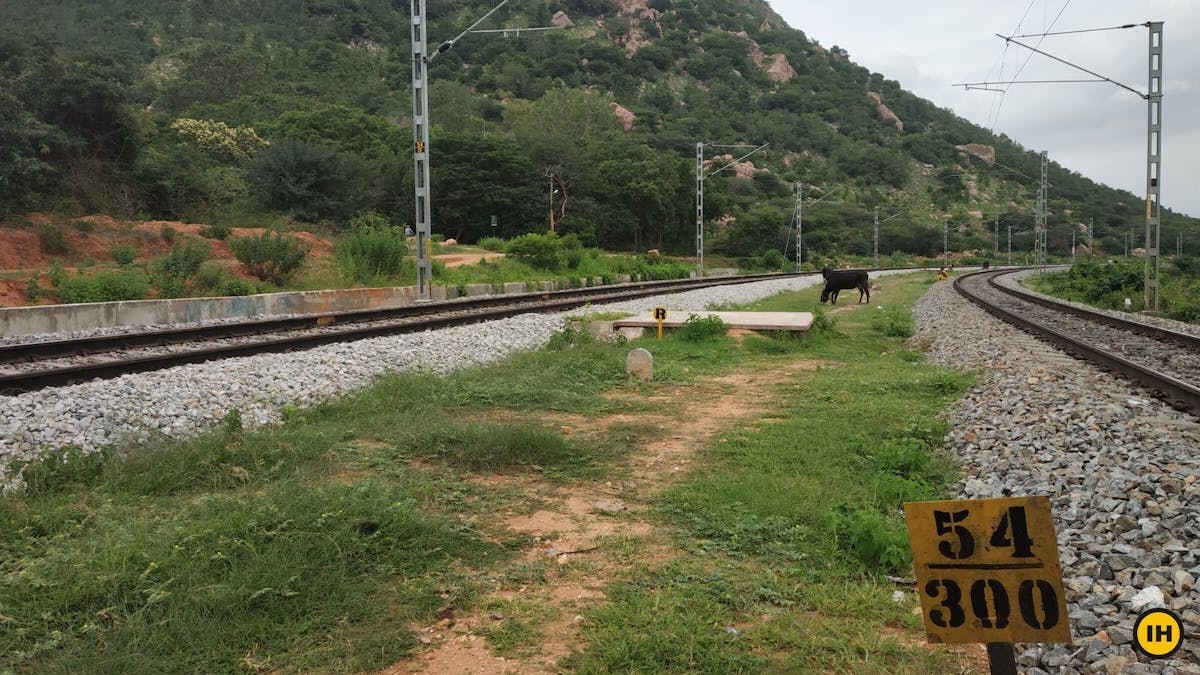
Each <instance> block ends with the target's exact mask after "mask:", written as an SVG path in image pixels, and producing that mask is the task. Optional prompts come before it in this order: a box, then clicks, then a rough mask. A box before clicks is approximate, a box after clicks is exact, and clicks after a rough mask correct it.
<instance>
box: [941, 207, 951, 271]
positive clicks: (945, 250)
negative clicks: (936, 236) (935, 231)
mask: <svg viewBox="0 0 1200 675" xmlns="http://www.w3.org/2000/svg"><path fill="white" fill-rule="evenodd" d="M949 233H950V219H949V218H942V264H943V265H949V264H950V245H949V242H950V234H949Z"/></svg>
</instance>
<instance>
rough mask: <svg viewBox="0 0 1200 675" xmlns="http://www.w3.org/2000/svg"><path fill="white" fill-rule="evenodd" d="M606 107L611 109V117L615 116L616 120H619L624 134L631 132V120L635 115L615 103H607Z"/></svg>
mask: <svg viewBox="0 0 1200 675" xmlns="http://www.w3.org/2000/svg"><path fill="white" fill-rule="evenodd" d="M608 107H610V108H612V111H613V115H615V116H616V118H617V119H619V120H621V128H622V129H624V130H625V133H629V132H631V131H633V120H634V117H635V115H634V114H633V112H632V111H630V110H629V109H628V108H626V107H625V106H623V105H621V104H620V103H617V102H616V101H613V102H612V103H609V104H608Z"/></svg>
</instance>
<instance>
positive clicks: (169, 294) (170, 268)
mask: <svg viewBox="0 0 1200 675" xmlns="http://www.w3.org/2000/svg"><path fill="white" fill-rule="evenodd" d="M209 250H210V249H209V246H208V242H206V241H201V240H199V239H190V240H188V241H187V242H186V243H184V244H183V245H179V244H175V245H173V246H172V247H171V252H170V253H168V254H167V255H166V256H164V257H162V258H159V259H158V260H157V261H155V263H154V266H153V273H154V280H155V283H156V284H157V285H158V288H159V297H164V298H177V297H180V296H182V295H184V293H185V292H186V288H187V283H188V281H190V280H191V279H192V277H194V276H196V272H197V271H199V270H200V265H202V264H203V263H204V261H205V260H207V259H208V253H209Z"/></svg>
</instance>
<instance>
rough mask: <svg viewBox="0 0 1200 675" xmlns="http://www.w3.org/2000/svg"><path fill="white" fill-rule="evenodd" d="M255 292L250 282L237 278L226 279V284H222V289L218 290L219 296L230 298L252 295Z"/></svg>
mask: <svg viewBox="0 0 1200 675" xmlns="http://www.w3.org/2000/svg"><path fill="white" fill-rule="evenodd" d="M254 292H255V288H254V287H253V286H251V285H250V282H249V281H246V280H245V279H237V278H230V279H226V280H225V283H223V284H221V287H220V288H219V289H217V294H218V295H228V296H242V295H252V294H253V293H254Z"/></svg>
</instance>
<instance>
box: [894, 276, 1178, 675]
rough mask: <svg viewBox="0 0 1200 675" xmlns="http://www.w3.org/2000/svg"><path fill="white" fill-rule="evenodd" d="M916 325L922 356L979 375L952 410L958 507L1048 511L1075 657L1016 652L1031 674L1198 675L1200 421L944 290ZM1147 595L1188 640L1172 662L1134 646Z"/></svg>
mask: <svg viewBox="0 0 1200 675" xmlns="http://www.w3.org/2000/svg"><path fill="white" fill-rule="evenodd" d="M913 313H914V317H915V318H916V320H917V325H918V329H919V332H918V334H917V335H916V336H915V337H914V338H913V345H914V346H917V347H920V348H923V349H925V351H926V352H927V353H928V354H929V355H930V357H931V358H932V359H933V360H934V361H935V362H938V363H942V364H945V365H948V366H952V367H956V368H971V369H979V370H981V371H982V375H981V380H980V382H979V384H978V385H977V386H976V387H974V388H973V389H972V390H971V391H969V392H968V393H967V395H966V396H965V397H964V398H963V399H962V400H961V401H959V403H958V404H957V405H955V406H954V407H953V408H952V409H951V410H950V411H949V418H950V422H951V425H952V429H953V430H952V432H951V433H950V435H949V436H948V438H947V443H948V444H949V446H950V447H951V448H953V449H954V450H955V451H956V452H957V455H958V458H959V459H960V460H961V462H962V463H963V465H964V473H965V478H964V480H963V481H962V482H961V483H960V484H959V485H958V492H959V496H960V497H961V498H986V497H1000V496H1005V495H1009V494H1011V495H1018V496H1019V495H1047V496H1049V497H1050V500H1051V504H1052V509H1053V513H1054V520H1055V529H1056V531H1057V534H1058V548H1059V555H1060V557H1061V561H1062V565H1063V579H1064V584H1065V587H1066V592H1067V603H1068V610H1069V613H1070V621H1071V629H1072V634H1073V635H1074V637H1075V645H1074V646H1073V647H1068V646H1065V645H1021V646H1019V649H1018V663H1019V664H1020V666H1021V669H1022V672H1024V673H1028V674H1030V675H1045V674H1046V673H1063V674H1068V675H1078V674H1080V673H1122V674H1123V675H1139V674H1142V673H1175V674H1177V675H1197V674H1200V667H1198V664H1200V641H1198V640H1196V639H1195V638H1194V637H1193V636H1195V635H1197V634H1200V611H1198V607H1200V606H1198V604H1197V603H1198V602H1200V591H1198V590H1197V589H1196V587H1195V586H1196V578H1197V577H1200V486H1198V483H1200V456H1198V453H1197V449H1200V423H1198V420H1197V419H1196V418H1195V417H1192V416H1190V415H1187V414H1185V413H1181V412H1178V411H1175V410H1172V409H1171V408H1170V407H1168V406H1166V405H1164V404H1162V403H1161V402H1159V401H1157V400H1155V399H1152V398H1150V397H1149V396H1147V394H1146V393H1145V392H1144V391H1142V390H1141V389H1139V388H1137V387H1136V386H1134V385H1132V384H1130V383H1129V382H1127V381H1125V380H1121V379H1118V378H1115V377H1113V376H1111V375H1109V374H1107V373H1104V372H1102V371H1100V370H1099V369H1097V368H1095V367H1092V366H1090V365H1087V364H1085V363H1082V362H1078V361H1075V360H1073V359H1071V358H1070V357H1068V356H1066V355H1065V354H1063V353H1061V352H1059V351H1057V350H1055V349H1054V348H1052V347H1050V346H1048V345H1047V344H1045V343H1042V342H1040V341H1038V340H1036V339H1034V338H1032V337H1030V336H1029V335H1026V334H1025V333H1023V332H1021V331H1019V330H1016V329H1014V328H1012V327H1010V326H1009V325H1008V324H1006V323H1003V322H1001V321H999V320H997V319H995V318H993V317H991V316H990V315H988V314H986V313H984V312H983V311H982V310H980V309H978V308H976V307H975V306H974V305H971V304H970V303H968V302H967V301H966V300H965V299H963V298H961V297H960V296H959V295H958V293H957V292H956V291H954V290H953V288H952V287H951V284H950V283H948V282H942V283H938V284H935V285H934V286H933V287H932V288H931V289H930V290H929V292H928V293H926V295H925V296H924V297H923V298H922V299H921V300H920V301H919V302H918V303H917V304H916V306H915V307H914V311H913ZM1165 322H1166V320H1163V319H1159V320H1157V321H1156V323H1159V324H1160V325H1161V324H1163V323H1165ZM1170 323H1177V322H1170ZM1174 327H1175V328H1183V326H1181V325H1176V326H1174ZM1150 597H1153V598H1159V597H1161V598H1162V604H1164V605H1165V606H1167V607H1168V608H1171V609H1174V610H1175V611H1177V612H1179V614H1180V615H1181V616H1182V619H1183V622H1184V628H1185V631H1186V632H1188V633H1189V634H1190V635H1189V637H1188V639H1186V640H1185V641H1184V644H1183V648H1182V649H1181V650H1180V651H1179V652H1178V653H1176V655H1175V656H1174V657H1173V658H1171V659H1159V660H1154V661H1150V660H1148V659H1147V658H1146V657H1140V656H1138V655H1137V654H1135V653H1134V650H1133V649H1132V647H1131V645H1130V640H1131V637H1132V628H1133V623H1134V620H1135V619H1136V617H1137V615H1138V613H1139V612H1140V611H1141V610H1143V609H1144V608H1145V606H1146V605H1145V602H1146V598H1150Z"/></svg>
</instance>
